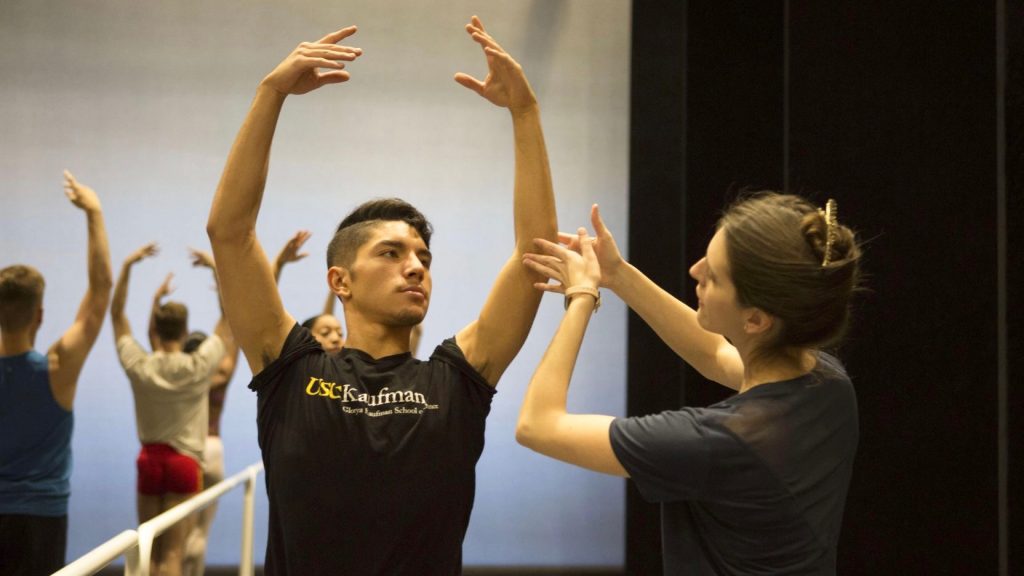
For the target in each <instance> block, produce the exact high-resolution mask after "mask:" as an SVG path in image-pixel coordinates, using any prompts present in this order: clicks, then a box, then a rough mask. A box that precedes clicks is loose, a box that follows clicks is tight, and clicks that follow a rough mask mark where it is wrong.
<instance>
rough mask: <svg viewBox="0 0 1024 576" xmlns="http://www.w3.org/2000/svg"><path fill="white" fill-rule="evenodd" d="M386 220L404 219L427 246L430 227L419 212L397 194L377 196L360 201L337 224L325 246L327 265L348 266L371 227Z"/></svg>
mask: <svg viewBox="0 0 1024 576" xmlns="http://www.w3.org/2000/svg"><path fill="white" fill-rule="evenodd" d="M389 221H400V222H405V223H406V224H408V225H409V226H411V227H412V228H415V229H416V231H417V232H418V233H419V235H420V238H423V242H424V243H426V245H427V248H430V235H431V234H433V233H434V229H433V227H431V225H430V222H429V221H427V217H426V216H424V215H423V213H422V212H420V211H419V210H417V209H416V208H415V207H414V206H413V205H412V204H409V203H408V202H406V201H405V200H401V199H399V198H379V199H377V200H370V201H369V202H364V203H363V204H361V205H360V206H359V207H358V208H356V209H355V210H353V211H352V212H351V213H350V214H349V215H348V216H346V217H345V219H344V220H342V221H341V224H338V229H337V230H336V231H335V233H334V238H332V239H331V243H330V244H329V245H328V246H327V267H328V268H329V267H331V266H346V267H347V266H351V265H352V261H353V260H354V259H355V255H356V251H357V250H359V247H360V246H362V245H363V244H364V243H366V241H367V239H368V238H369V237H370V232H371V230H373V227H374V226H376V225H377V224H379V223H381V222H389Z"/></svg>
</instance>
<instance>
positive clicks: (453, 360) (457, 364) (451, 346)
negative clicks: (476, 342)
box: [431, 337, 496, 407]
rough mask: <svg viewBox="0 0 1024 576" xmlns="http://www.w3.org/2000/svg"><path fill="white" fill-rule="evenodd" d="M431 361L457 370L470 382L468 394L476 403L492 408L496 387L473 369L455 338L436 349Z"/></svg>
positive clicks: (447, 340)
mask: <svg viewBox="0 0 1024 576" xmlns="http://www.w3.org/2000/svg"><path fill="white" fill-rule="evenodd" d="M431 359H433V360H439V361H441V362H444V363H446V364H448V365H450V366H453V367H454V368H455V369H457V370H458V371H459V372H460V373H461V374H462V376H463V377H464V378H465V379H466V380H467V381H468V384H469V389H468V390H467V392H468V393H469V394H471V395H472V397H473V398H474V399H475V401H476V402H478V403H480V404H482V405H484V406H486V407H490V404H491V399H492V398H493V397H494V394H495V393H496V390H495V388H494V386H491V385H490V384H488V383H487V379H486V378H484V377H483V375H482V374H480V373H479V372H477V371H476V368H473V366H472V365H471V364H470V363H469V361H468V360H466V356H465V355H464V354H463V353H462V348H459V345H458V344H457V343H456V342H455V338H454V337H452V338H448V339H446V340H445V341H444V342H442V343H441V345H440V346H438V347H437V348H435V349H434V353H433V354H431Z"/></svg>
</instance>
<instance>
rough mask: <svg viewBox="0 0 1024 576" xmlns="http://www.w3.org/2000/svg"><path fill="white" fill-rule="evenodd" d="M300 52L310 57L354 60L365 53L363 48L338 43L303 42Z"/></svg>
mask: <svg viewBox="0 0 1024 576" xmlns="http://www.w3.org/2000/svg"><path fill="white" fill-rule="evenodd" d="M299 53H300V54H301V55H303V56H308V57H310V58H326V59H330V60H348V61H350V62H351V61H352V60H355V59H356V58H359V57H360V56H362V54H363V50H362V49H361V48H353V47H351V46H338V45H337V44H303V45H302V47H301V49H300V50H299Z"/></svg>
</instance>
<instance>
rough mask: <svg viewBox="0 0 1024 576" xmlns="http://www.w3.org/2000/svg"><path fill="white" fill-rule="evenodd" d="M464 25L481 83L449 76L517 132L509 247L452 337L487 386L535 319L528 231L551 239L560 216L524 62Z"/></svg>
mask: <svg viewBox="0 0 1024 576" xmlns="http://www.w3.org/2000/svg"><path fill="white" fill-rule="evenodd" d="M466 31H467V32H468V33H469V34H470V36H471V37H472V38H473V40H474V41H475V42H476V43H477V44H479V45H480V46H481V47H482V48H483V51H484V55H485V56H486V58H487V68H488V74H487V77H486V78H485V79H484V81H483V82H481V81H479V80H477V79H475V78H473V77H471V76H468V75H466V74H462V73H459V74H456V75H455V80H456V81H457V82H458V83H459V84H461V85H463V86H465V87H466V88H469V89H470V90H473V91H474V92H476V93H477V94H479V95H481V96H483V97H484V98H486V99H487V100H488V101H490V102H491V103H493V104H495V105H497V106H501V107H503V108H508V109H509V111H510V112H511V115H512V126H513V131H514V135H515V187H514V200H513V218H514V221H515V249H514V250H513V252H512V256H511V257H510V258H509V259H508V261H507V262H506V263H505V265H504V266H503V267H502V269H501V272H500V273H499V274H498V278H497V280H496V281H495V283H494V286H493V287H492V288H491V292H490V294H489V295H488V297H487V300H486V302H485V303H484V306H483V309H482V310H481V311H480V316H479V318H478V319H477V320H475V321H474V322H473V323H471V324H470V325H469V326H467V327H465V328H463V329H462V331H460V332H459V333H458V335H457V336H456V340H457V342H458V344H459V347H460V348H462V351H463V353H464V354H465V356H466V359H467V360H468V361H469V363H470V364H471V365H472V366H473V367H474V368H476V369H477V370H478V371H479V372H480V373H481V374H482V375H483V376H484V378H486V379H487V381H488V382H490V383H491V384H492V385H495V384H497V382H498V379H499V378H500V377H501V374H502V373H503V372H504V371H505V368H507V367H508V365H509V363H511V362H512V359H513V358H515V356H516V354H517V353H518V352H519V349H520V348H521V347H522V345H523V343H524V342H525V341H526V337H527V335H528V334H529V332H530V327H531V326H532V325H533V319H534V316H535V315H536V313H537V307H538V306H539V305H540V298H539V296H541V294H540V292H538V291H536V290H534V289H533V283H534V282H539V281H543V280H545V279H543V278H540V277H539V276H537V274H536V273H535V272H533V271H531V270H528V269H527V268H526V267H525V266H523V265H522V262H521V259H522V255H523V254H525V253H527V252H529V251H530V250H531V249H532V246H533V239H534V238H547V239H549V240H555V239H556V237H557V232H558V221H557V215H556V213H555V198H554V193H553V192H552V188H551V171H550V169H549V167H548V156H547V149H546V148H545V145H544V133H543V130H542V129H541V121H540V108H539V106H538V105H537V99H536V97H535V96H534V94H533V90H532V89H531V88H530V83H529V82H528V81H527V79H526V75H525V74H524V73H523V69H522V67H521V66H520V65H519V64H518V63H517V62H516V61H515V60H514V59H513V58H512V57H511V56H509V55H508V53H507V52H505V51H504V50H503V49H502V48H501V46H499V45H498V43H497V42H495V41H494V39H493V38H491V36H490V35H489V34H488V33H487V32H486V31H485V30H484V27H483V24H482V23H481V22H480V19H479V18H477V17H476V16H474V17H473V18H472V20H471V21H470V23H469V24H467V25H466Z"/></svg>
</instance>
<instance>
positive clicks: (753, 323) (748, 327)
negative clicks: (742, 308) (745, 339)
mask: <svg viewBox="0 0 1024 576" xmlns="http://www.w3.org/2000/svg"><path fill="white" fill-rule="evenodd" d="M773 328H775V316H772V315H771V314H769V313H767V312H765V311H764V310H761V309H760V308H748V309H747V310H746V318H745V319H744V320H743V332H745V333H746V334H747V335H749V336H761V335H765V334H768V333H770V332H771V331H772V329H773Z"/></svg>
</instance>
